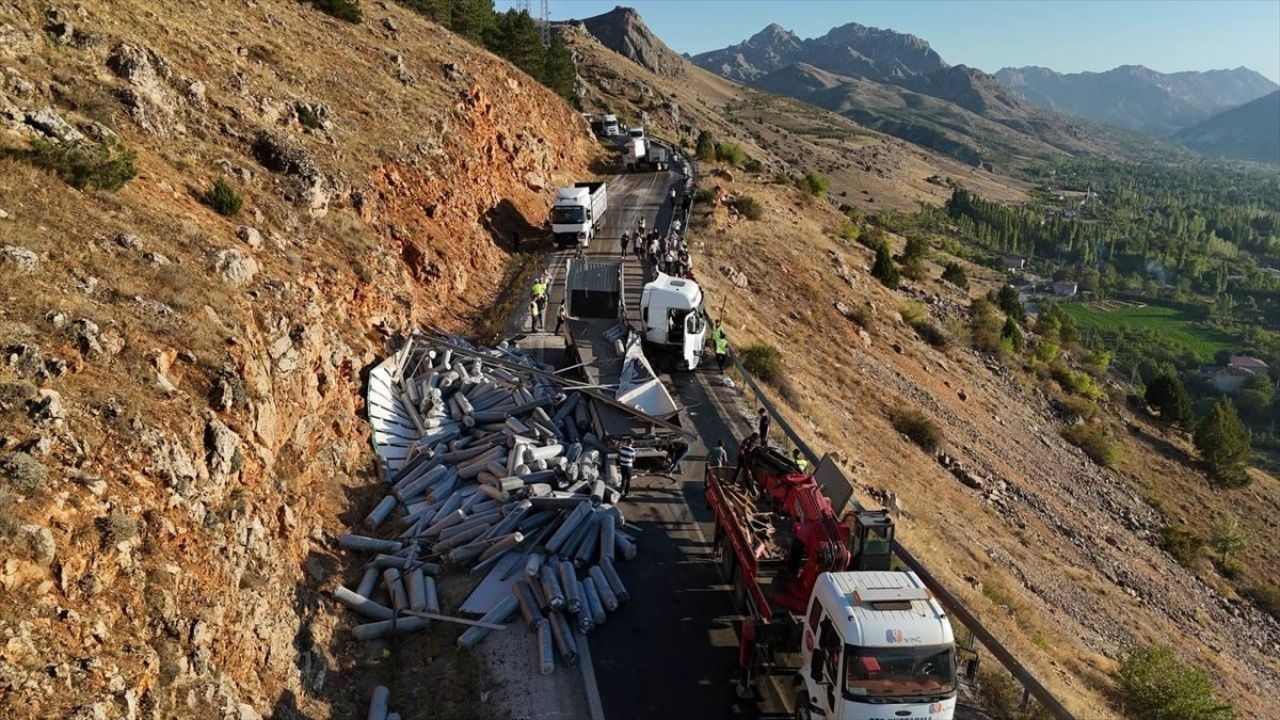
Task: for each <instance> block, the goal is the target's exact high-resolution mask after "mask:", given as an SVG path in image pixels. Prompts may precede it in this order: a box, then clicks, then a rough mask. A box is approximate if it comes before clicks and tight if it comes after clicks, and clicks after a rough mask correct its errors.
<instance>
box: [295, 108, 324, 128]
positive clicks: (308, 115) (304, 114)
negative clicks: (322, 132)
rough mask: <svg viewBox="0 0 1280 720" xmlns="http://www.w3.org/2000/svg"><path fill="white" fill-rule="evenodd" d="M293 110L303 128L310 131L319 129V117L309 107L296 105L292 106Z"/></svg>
mask: <svg viewBox="0 0 1280 720" xmlns="http://www.w3.org/2000/svg"><path fill="white" fill-rule="evenodd" d="M294 109H295V110H296V111H297V113H298V122H300V123H302V126H303V127H306V128H311V129H312V130H319V129H320V124H321V123H320V115H319V114H317V113H316V111H315V110H314V109H313V108H312V107H311V106H310V105H307V104H305V103H298V104H297V105H295V106H294Z"/></svg>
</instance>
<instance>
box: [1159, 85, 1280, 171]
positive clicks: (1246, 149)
mask: <svg viewBox="0 0 1280 720" xmlns="http://www.w3.org/2000/svg"><path fill="white" fill-rule="evenodd" d="M1173 139H1174V140H1177V141H1178V142H1180V143H1182V144H1183V145H1186V146H1187V147H1189V148H1193V149H1195V150H1199V151H1200V152H1203V153H1207V154H1210V155H1223V156H1225V157H1229V158H1235V159H1237V160H1254V161H1257V162H1263V163H1269V164H1271V165H1280V90H1277V91H1275V92H1273V93H1271V94H1270V95H1266V96H1264V97H1260V98H1258V99H1257V100H1254V101H1252V102H1248V103H1245V104H1244V105H1241V106H1240V107H1237V108H1232V109H1231V110H1228V111H1226V112H1224V113H1221V114H1219V115H1215V116H1213V117H1211V118H1209V119H1208V120H1205V121H1203V122H1199V123H1196V124H1195V125H1192V126H1191V127H1188V128H1184V129H1182V130H1179V131H1178V132H1177V133H1176V134H1175V135H1174V136H1173Z"/></svg>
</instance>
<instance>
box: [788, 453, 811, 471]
mask: <svg viewBox="0 0 1280 720" xmlns="http://www.w3.org/2000/svg"><path fill="white" fill-rule="evenodd" d="M791 462H793V463H795V466H796V467H797V468H799V469H800V472H804V471H806V470H808V469H809V461H808V460H805V459H804V458H803V457H801V456H800V448H795V449H793V450H792V451H791Z"/></svg>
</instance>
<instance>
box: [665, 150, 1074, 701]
mask: <svg viewBox="0 0 1280 720" xmlns="http://www.w3.org/2000/svg"><path fill="white" fill-rule="evenodd" d="M686 160H687V162H688V166H689V180H688V185H687V188H686V191H687V192H689V193H691V194H692V193H693V192H694V189H695V188H696V186H697V177H698V175H697V167H696V165H695V162H694V158H693V157H689V156H686ZM692 210H693V204H692V203H690V206H689V210H688V211H687V212H685V217H684V220H683V221H682V223H683V227H684V232H685V234H686V237H687V235H688V232H689V230H690V228H689V218H690V216H691V215H692ZM729 358H730V360H731V361H732V362H733V366H734V368H735V369H737V371H738V372H739V373H740V374H741V376H742V379H743V381H744V382H745V384H746V385H747V386H749V387H750V388H751V390H752V391H753V392H754V393H755V395H756V399H757V401H758V402H759V404H760V406H761V407H763V408H764V409H765V411H766V412H767V413H769V416H770V417H771V418H773V422H775V423H776V424H777V426H778V427H779V428H780V429H781V430H782V432H783V433H784V434H785V435H786V437H787V439H788V440H789V441H790V442H791V443H792V444H794V445H795V447H796V448H798V449H799V450H800V452H801V453H802V454H803V455H804V456H805V458H806V459H808V460H809V462H810V463H812V465H813V466H814V467H817V465H818V462H819V461H820V460H821V458H820V457H819V456H818V454H817V453H815V452H814V451H813V448H811V447H809V445H808V443H806V442H805V441H804V440H802V439H801V438H800V435H799V433H797V432H796V431H795V428H793V427H792V426H791V424H790V423H789V422H787V419H786V418H785V417H784V416H783V414H782V413H781V412H779V411H778V408H777V407H775V406H774V405H773V403H772V402H770V400H769V399H768V397H767V396H765V394H764V392H762V391H761V389H760V386H759V385H758V384H756V381H755V378H753V377H752V376H751V373H750V372H749V371H748V370H747V368H746V366H744V365H743V364H742V361H741V359H739V357H738V354H737V352H736V351H735V350H734V349H733V347H732V346H730V347H729ZM851 502H852V503H853V505H854V507H855V508H857V509H859V510H861V509H864V508H862V506H861V504H859V503H858V501H857V500H856V499H853V500H852V501H851ZM893 552H894V555H895V556H896V557H897V558H898V560H899V561H901V562H902V564H903V565H905V566H906V567H908V568H909V569H911V571H912V572H914V573H915V574H916V575H917V576H919V577H920V580H921V581H922V582H924V584H925V586H926V587H928V588H929V590H930V591H931V592H932V593H933V594H934V596H935V597H936V598H937V599H938V601H939V602H940V603H942V605H943V606H944V607H945V608H946V609H947V610H948V611H949V612H950V613H951V614H952V615H953V616H955V617H956V618H957V619H958V620H959V621H960V624H961V625H963V626H964V628H965V629H966V630H968V631H969V632H970V633H971V634H972V636H973V637H974V638H975V639H977V641H978V642H980V643H981V644H982V646H983V647H984V648H986V649H987V651H988V652H990V653H991V655H992V656H993V657H994V658H995V659H996V661H997V662H999V663H1000V665H1001V666H1003V667H1004V668H1005V669H1006V670H1008V671H1009V673H1010V674H1011V675H1013V677H1014V678H1015V679H1016V680H1017V681H1018V682H1020V683H1021V684H1022V687H1023V690H1024V694H1023V702H1024V704H1025V702H1026V699H1027V696H1028V695H1029V696H1030V697H1034V698H1035V699H1036V701H1037V702H1039V703H1040V705H1041V707H1043V708H1044V709H1045V710H1046V711H1047V712H1048V713H1049V714H1050V715H1052V716H1053V717H1054V718H1056V719H1057V720H1076V717H1075V715H1073V714H1072V713H1071V711H1069V710H1067V708H1066V707H1065V706H1063V704H1062V703H1061V702H1060V701H1059V700H1058V699H1057V698H1056V697H1054V696H1053V693H1051V692H1050V691H1049V689H1048V688H1046V687H1045V686H1044V684H1043V683H1041V682H1040V681H1039V680H1038V679H1037V678H1036V677H1035V676H1034V675H1032V674H1031V671H1030V670H1028V669H1027V667H1026V666H1025V665H1023V664H1022V663H1021V662H1020V661H1019V660H1018V659H1017V657H1015V656H1014V655H1013V653H1012V652H1010V651H1009V649H1008V648H1006V647H1005V646H1004V644H1003V643H1001V642H1000V640H999V639H997V638H996V636H995V635H993V634H992V633H991V631H990V630H987V628H986V627H984V626H983V625H982V622H981V621H979V620H978V618H977V616H975V615H974V614H973V613H971V612H969V610H968V609H967V608H965V606H964V604H963V603H962V602H961V601H960V599H959V598H958V597H956V596H955V595H954V594H952V593H951V591H949V590H947V588H946V587H945V586H944V585H943V584H942V583H941V582H940V581H939V580H938V579H937V578H936V577H935V576H934V575H933V573H931V572H929V570H928V568H926V567H925V566H924V564H923V563H922V562H920V560H919V559H918V558H916V556H915V555H912V554H911V553H910V551H908V550H907V549H906V548H905V547H903V546H902V544H901V543H900V542H898V541H897V540H896V539H895V540H894V541H893Z"/></svg>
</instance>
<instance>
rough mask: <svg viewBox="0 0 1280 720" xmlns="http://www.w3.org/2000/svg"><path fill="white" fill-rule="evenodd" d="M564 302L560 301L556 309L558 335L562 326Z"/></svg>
mask: <svg viewBox="0 0 1280 720" xmlns="http://www.w3.org/2000/svg"><path fill="white" fill-rule="evenodd" d="M564 316H565V310H564V301H563V300H561V301H560V307H558V308H556V334H557V335H559V334H560V327H561V326H563V325H564Z"/></svg>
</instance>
